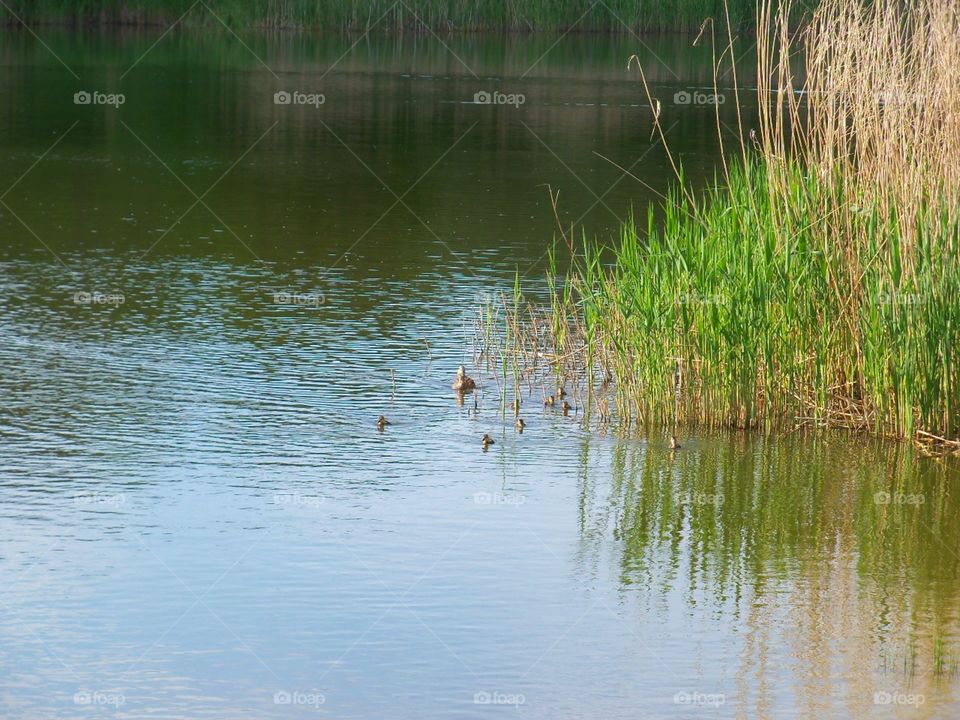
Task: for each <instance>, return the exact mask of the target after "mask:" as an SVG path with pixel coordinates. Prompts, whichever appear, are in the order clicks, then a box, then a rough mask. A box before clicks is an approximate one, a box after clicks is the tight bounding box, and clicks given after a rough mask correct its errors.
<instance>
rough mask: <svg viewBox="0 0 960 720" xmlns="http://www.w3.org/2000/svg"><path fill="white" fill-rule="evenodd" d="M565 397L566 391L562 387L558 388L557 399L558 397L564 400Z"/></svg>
mask: <svg viewBox="0 0 960 720" xmlns="http://www.w3.org/2000/svg"><path fill="white" fill-rule="evenodd" d="M566 396H567V391H566V390H564V389H563V387H562V386H561V387H558V388H557V397H558V398H565V397H566Z"/></svg>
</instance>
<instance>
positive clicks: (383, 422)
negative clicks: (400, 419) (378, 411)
mask: <svg viewBox="0 0 960 720" xmlns="http://www.w3.org/2000/svg"><path fill="white" fill-rule="evenodd" d="M392 424H393V423H391V422H390V421H389V420H387V419H386V418H385V417H384V416H383V415H381V416H380V417H378V418H377V428H379V429H380V430H383V429H384V428H385V427H386V426H387V425H392Z"/></svg>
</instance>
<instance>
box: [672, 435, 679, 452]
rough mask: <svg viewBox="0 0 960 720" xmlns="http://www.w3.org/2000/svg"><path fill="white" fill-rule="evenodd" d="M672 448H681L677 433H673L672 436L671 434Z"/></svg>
mask: <svg viewBox="0 0 960 720" xmlns="http://www.w3.org/2000/svg"><path fill="white" fill-rule="evenodd" d="M670 449H671V450H679V449H680V443H678V442H677V436H676V435H671V436H670Z"/></svg>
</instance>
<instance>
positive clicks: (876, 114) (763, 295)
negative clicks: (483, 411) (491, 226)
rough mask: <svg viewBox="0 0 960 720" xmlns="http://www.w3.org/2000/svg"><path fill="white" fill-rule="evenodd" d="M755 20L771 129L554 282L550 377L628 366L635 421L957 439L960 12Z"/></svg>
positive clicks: (868, 5)
mask: <svg viewBox="0 0 960 720" xmlns="http://www.w3.org/2000/svg"><path fill="white" fill-rule="evenodd" d="M760 10H761V12H760V19H761V24H762V27H763V28H764V30H763V32H761V33H760V36H759V43H758V62H759V67H760V72H759V77H760V78H761V79H760V82H759V88H758V93H759V95H760V101H761V113H760V123H759V127H758V128H756V129H755V130H752V131H750V132H747V131H746V129H744V130H742V132H741V141H740V145H739V147H737V148H736V149H735V152H734V153H730V152H729V150H728V151H727V153H726V154H725V155H724V159H723V169H722V175H721V176H720V177H719V178H718V181H717V183H716V185H715V187H714V188H713V189H712V190H709V191H708V192H706V193H705V195H704V196H702V197H699V198H697V197H695V196H694V193H693V192H692V191H691V190H690V188H688V187H687V186H686V185H685V184H684V182H683V176H682V173H681V172H679V171H678V184H677V187H676V189H675V191H674V192H673V193H672V194H671V195H670V197H668V198H667V201H666V202H665V204H664V207H663V208H661V209H659V211H658V213H655V212H654V210H653V209H651V210H650V211H649V213H648V215H647V218H646V222H645V223H640V222H638V221H637V220H636V219H634V218H628V219H627V221H626V222H625V223H624V224H623V227H622V229H621V233H620V237H619V239H618V240H617V241H616V242H615V243H614V244H613V247H612V248H606V247H604V246H602V245H600V244H598V243H597V242H594V241H591V240H584V241H583V243H582V245H581V247H580V250H579V252H577V253H575V255H574V260H573V262H572V265H571V267H570V269H569V271H568V272H566V273H563V274H561V273H557V272H553V273H551V275H550V277H549V278H548V280H549V283H550V288H551V294H552V298H553V299H552V307H551V308H550V312H549V313H548V317H549V318H551V320H552V321H551V322H549V323H547V325H548V327H550V328H551V338H550V339H549V344H550V345H551V346H552V348H553V352H552V354H551V358H550V360H551V362H552V363H553V372H556V373H559V374H561V375H570V376H576V377H586V378H589V384H590V385H591V386H592V384H593V383H594V382H595V381H597V380H598V379H599V380H600V382H602V381H603V380H602V379H607V378H611V377H612V378H614V379H615V380H616V387H617V392H616V402H617V409H618V412H619V415H620V417H621V419H622V420H624V421H627V422H628V421H631V420H638V421H641V422H646V423H656V424H661V425H664V426H666V425H676V424H688V425H690V424H693V425H696V424H704V425H714V426H735V427H753V426H757V425H759V424H761V423H766V424H787V425H790V426H794V425H796V424H805V423H809V424H815V425H821V426H833V427H838V426H839V427H847V428H853V429H858V430H870V431H873V432H877V433H880V434H886V435H896V436H900V437H912V438H915V439H917V440H919V441H923V442H924V443H925V444H926V445H928V446H936V447H940V448H942V449H946V448H952V449H956V448H960V443H958V442H957V438H958V436H960V398H958V395H957V392H958V388H960V362H958V357H957V349H958V348H960V142H958V141H960V8H958V7H957V6H956V5H955V4H954V3H948V2H944V1H943V0H914V1H913V2H910V3H907V4H903V3H900V2H897V0H875V1H874V2H866V1H864V2H853V3H850V2H846V1H845V0H825V2H823V3H822V4H821V5H820V7H819V8H818V9H817V11H816V12H815V13H814V14H813V15H812V17H811V18H810V20H809V22H808V24H807V25H806V27H805V29H804V31H803V33H802V34H800V35H797V34H795V33H792V32H791V30H790V28H791V22H790V18H791V9H790V7H789V5H781V6H779V7H775V6H774V4H773V3H771V2H766V3H763V4H761V8H760ZM728 31H729V28H728ZM800 59H802V61H803V63H802V65H803V75H802V76H801V75H800V74H799V73H798V71H797V70H796V68H797V66H798V60H800ZM734 72H735V69H734ZM801 77H802V79H801ZM648 94H649V91H648ZM650 100H651V106H652V107H654V108H655V113H659V104H658V102H657V100H656V98H653V97H651V98H650ZM656 120H657V124H658V126H659V114H658V115H657V118H656ZM731 155H732V157H731ZM564 239H565V240H567V241H568V242H569V237H568V235H567V234H566V233H564ZM611 249H612V252H613V262H612V264H610V265H607V264H606V263H605V258H606V255H605V253H607V252H609V251H610V250H611ZM512 342H513V344H514V345H517V344H520V343H522V341H521V340H517V339H514V340H513V341H512ZM537 342H538V344H540V345H542V343H543V339H542V338H538V340H537ZM584 367H586V368H587V370H586V371H584V369H583V368H584Z"/></svg>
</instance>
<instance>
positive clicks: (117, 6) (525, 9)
mask: <svg viewBox="0 0 960 720" xmlns="http://www.w3.org/2000/svg"><path fill="white" fill-rule="evenodd" d="M8 4H9V5H10V7H11V8H12V9H13V10H14V11H15V12H16V13H17V14H18V15H20V16H21V17H23V18H25V19H30V20H57V21H72V22H99V23H116V22H123V23H131V24H151V23H165V22H171V21H173V20H175V19H177V18H178V17H180V15H181V14H183V13H184V12H186V11H187V10H188V9H189V8H190V7H191V6H192V5H193V4H194V0H29V1H28V0H13V2H8ZM207 5H209V6H210V8H211V9H212V10H214V11H215V12H216V13H217V14H218V15H219V16H220V17H221V18H223V19H224V20H225V21H227V22H229V23H230V24H231V25H235V26H255V27H277V28H280V27H302V28H319V29H325V30H360V31H365V30H368V29H371V28H375V27H376V28H379V29H382V30H387V31H394V32H395V31H424V30H426V29H427V28H429V29H431V30H435V31H442V30H466V31H473V30H519V31H565V30H568V29H571V28H576V29H580V30H584V31H595V32H651V31H684V30H696V28H698V27H699V26H700V24H701V23H702V22H703V19H704V18H705V17H708V16H711V15H714V16H715V15H716V14H717V13H718V12H720V11H721V10H722V7H723V5H722V0H649V1H646V2H644V1H642V0H605V2H604V3H602V4H601V3H596V4H594V3H590V2H583V1H582V0H500V1H496V2H482V3H481V2H474V1H472V0H470V1H468V0H405V1H404V2H403V3H399V4H398V3H396V2H395V1H394V0H323V1H320V0H209V1H208V2H207ZM730 12H731V15H732V17H733V22H734V23H735V24H737V25H744V26H750V27H753V26H754V25H755V24H756V7H755V3H754V0H734V1H733V2H732V3H731V9H730ZM206 15H207V14H205V13H203V12H202V11H200V12H197V13H195V14H194V13H191V17H190V18H188V19H187V20H188V22H198V21H200V20H201V19H202V18H204V17H206ZM207 19H208V20H209V18H207Z"/></svg>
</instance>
